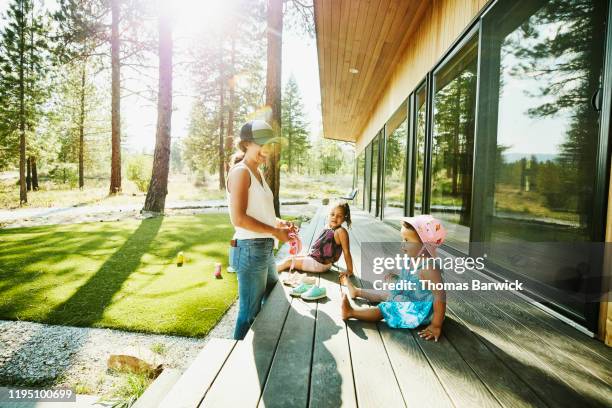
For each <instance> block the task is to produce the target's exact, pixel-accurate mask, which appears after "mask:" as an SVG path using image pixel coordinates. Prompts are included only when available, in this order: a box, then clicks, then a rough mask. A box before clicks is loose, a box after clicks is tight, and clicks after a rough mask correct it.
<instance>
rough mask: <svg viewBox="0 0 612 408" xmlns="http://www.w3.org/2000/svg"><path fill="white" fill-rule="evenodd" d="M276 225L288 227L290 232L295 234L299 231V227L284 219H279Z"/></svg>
mask: <svg viewBox="0 0 612 408" xmlns="http://www.w3.org/2000/svg"><path fill="white" fill-rule="evenodd" d="M278 226H279V227H281V228H289V229H290V230H291V232H295V233H296V234H297V232H298V231H299V228H298V227H297V226H296V225H295V223H294V222H292V221H285V220H281V219H279V220H278Z"/></svg>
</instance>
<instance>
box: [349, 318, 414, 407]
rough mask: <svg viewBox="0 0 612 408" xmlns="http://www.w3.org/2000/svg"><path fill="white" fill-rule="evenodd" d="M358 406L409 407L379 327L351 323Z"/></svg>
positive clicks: (352, 357) (370, 324)
mask: <svg viewBox="0 0 612 408" xmlns="http://www.w3.org/2000/svg"><path fill="white" fill-rule="evenodd" d="M347 327H348V337H349V343H350V347H351V359H352V362H353V375H354V379H355V389H356V390H357V403H358V405H359V406H360V407H403V406H405V405H406V404H405V403H404V399H403V397H402V392H401V389H400V387H399V385H398V383H397V381H396V379H395V373H394V372H393V368H392V367H391V362H390V361H389V358H388V356H387V351H386V350H385V346H384V344H383V342H382V338H381V337H380V333H379V332H378V329H377V328H376V324H374V323H371V322H363V321H359V320H350V321H348V322H347Z"/></svg>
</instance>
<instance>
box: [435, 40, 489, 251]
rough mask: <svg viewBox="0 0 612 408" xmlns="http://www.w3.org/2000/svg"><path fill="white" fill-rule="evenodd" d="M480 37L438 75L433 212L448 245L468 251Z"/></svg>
mask: <svg viewBox="0 0 612 408" xmlns="http://www.w3.org/2000/svg"><path fill="white" fill-rule="evenodd" d="M477 62H478V37H477V36H476V37H474V38H473V39H472V40H470V41H469V42H468V44H467V45H466V46H464V47H463V48H462V49H461V50H460V51H459V53H458V54H457V55H455V56H454V57H452V58H451V60H450V61H448V62H447V63H445V64H444V66H443V67H442V68H441V69H440V70H438V71H436V72H435V74H434V98H433V103H434V105H433V138H432V145H431V150H432V157H431V199H430V212H431V214H432V215H434V216H436V217H438V218H440V219H442V220H443V221H444V224H445V226H446V228H447V231H448V236H447V239H446V242H447V244H449V245H451V246H454V247H456V248H457V249H460V250H462V251H464V252H468V250H469V240H470V228H469V227H470V221H471V220H470V209H471V196H472V167H473V165H472V158H473V155H474V125H475V116H474V114H475V110H476V71H477Z"/></svg>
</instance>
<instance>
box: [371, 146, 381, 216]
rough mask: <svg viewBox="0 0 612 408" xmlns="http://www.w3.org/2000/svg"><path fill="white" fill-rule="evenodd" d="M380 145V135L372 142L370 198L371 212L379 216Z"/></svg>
mask: <svg viewBox="0 0 612 408" xmlns="http://www.w3.org/2000/svg"><path fill="white" fill-rule="evenodd" d="M379 144H380V135H376V137H375V138H374V140H373V141H372V194H371V196H370V212H371V213H372V214H374V215H378V208H377V207H376V202H377V199H378V179H379V177H378V167H379V163H378V161H379V157H378V156H379Z"/></svg>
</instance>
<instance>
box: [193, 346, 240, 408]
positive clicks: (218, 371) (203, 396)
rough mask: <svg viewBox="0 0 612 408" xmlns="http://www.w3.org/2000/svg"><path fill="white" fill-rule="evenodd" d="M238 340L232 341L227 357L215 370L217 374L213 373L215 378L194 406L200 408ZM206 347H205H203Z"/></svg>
mask: <svg viewBox="0 0 612 408" xmlns="http://www.w3.org/2000/svg"><path fill="white" fill-rule="evenodd" d="M239 341H240V340H236V341H234V344H233V345H232V348H231V349H230V351H229V353H227V355H226V356H225V358H224V359H223V363H221V366H220V367H219V369H218V370H217V372H216V373H215V376H214V377H213V379H212V381H211V382H210V384H208V387H206V390H204V393H203V394H202V398H200V400H199V401H198V403H197V405H196V406H198V407H199V406H200V405H201V404H202V402H203V401H204V398H206V394H208V391H210V389H211V388H212V385H213V384H214V383H215V381H216V380H217V377H218V376H219V374H220V373H221V371H223V367H225V363H226V362H227V360H228V359H229V357H230V356H231V355H232V352H233V351H234V348H236V345H237V344H238V342H239ZM205 347H206V346H205Z"/></svg>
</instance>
